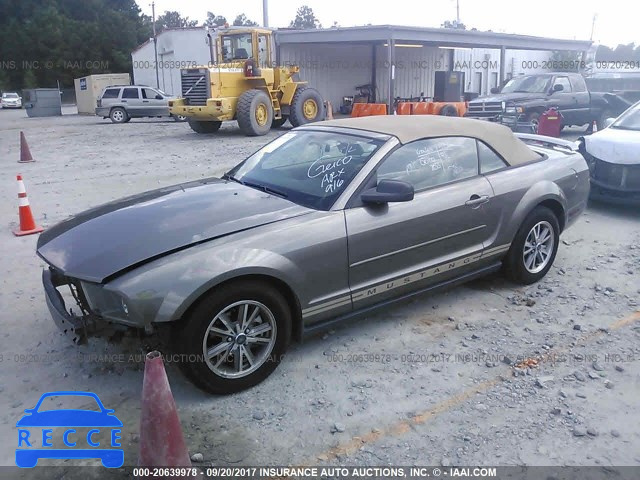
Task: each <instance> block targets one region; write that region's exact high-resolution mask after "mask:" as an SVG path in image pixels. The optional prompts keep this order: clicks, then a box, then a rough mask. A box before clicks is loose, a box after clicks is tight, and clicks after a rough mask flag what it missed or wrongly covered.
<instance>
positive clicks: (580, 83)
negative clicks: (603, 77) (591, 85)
mask: <svg viewBox="0 0 640 480" xmlns="http://www.w3.org/2000/svg"><path fill="white" fill-rule="evenodd" d="M569 80H570V81H571V87H573V91H574V92H586V91H587V84H586V83H585V82H584V79H583V78H582V77H581V76H578V75H576V76H573V77H571V78H570V79H569Z"/></svg>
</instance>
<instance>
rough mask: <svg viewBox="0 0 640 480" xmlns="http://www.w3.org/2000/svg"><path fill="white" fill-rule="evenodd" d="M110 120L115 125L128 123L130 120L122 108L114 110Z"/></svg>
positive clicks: (110, 113) (110, 114) (111, 112)
mask: <svg viewBox="0 0 640 480" xmlns="http://www.w3.org/2000/svg"><path fill="white" fill-rule="evenodd" d="M109 118H110V119H111V121H112V122H113V123H127V122H128V121H129V119H130V117H129V115H128V114H127V111H126V110H125V109H124V108H122V107H115V108H112V109H111V111H110V112H109Z"/></svg>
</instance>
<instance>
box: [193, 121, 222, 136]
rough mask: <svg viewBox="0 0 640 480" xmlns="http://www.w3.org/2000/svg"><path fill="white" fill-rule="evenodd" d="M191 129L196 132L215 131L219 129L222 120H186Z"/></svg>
mask: <svg viewBox="0 0 640 480" xmlns="http://www.w3.org/2000/svg"><path fill="white" fill-rule="evenodd" d="M187 122H189V126H190V127H191V130H193V131H194V132H196V133H215V132H217V131H218V130H220V125H222V122H203V121H201V120H187Z"/></svg>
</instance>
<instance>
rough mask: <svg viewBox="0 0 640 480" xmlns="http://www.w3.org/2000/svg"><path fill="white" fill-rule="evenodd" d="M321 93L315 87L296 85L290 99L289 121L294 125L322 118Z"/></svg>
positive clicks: (323, 112)
mask: <svg viewBox="0 0 640 480" xmlns="http://www.w3.org/2000/svg"><path fill="white" fill-rule="evenodd" d="M324 116H325V109H324V102H323V101H322V95H320V92H318V91H317V90H316V89H315V88H310V87H298V88H297V90H296V93H295V94H294V95H293V99H292V100H291V111H290V113H289V121H290V122H291V125H293V126H294V127H299V126H300V125H305V124H307V123H312V122H319V121H321V120H324Z"/></svg>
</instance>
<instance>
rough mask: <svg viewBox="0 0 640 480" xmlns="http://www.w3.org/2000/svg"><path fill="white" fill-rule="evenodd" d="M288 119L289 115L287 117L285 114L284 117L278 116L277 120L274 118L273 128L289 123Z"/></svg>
mask: <svg viewBox="0 0 640 480" xmlns="http://www.w3.org/2000/svg"><path fill="white" fill-rule="evenodd" d="M288 119H289V117H287V116H286V115H283V116H282V118H278V119H277V120H276V119H275V118H274V119H273V122H271V128H280V127H281V126H283V125H284V124H285V123H287V120H288Z"/></svg>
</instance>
